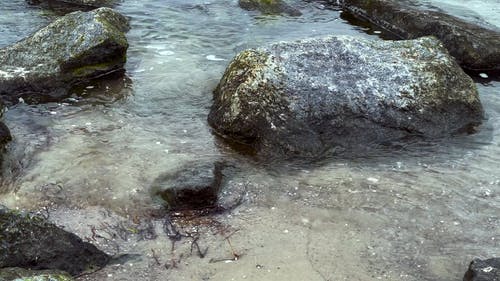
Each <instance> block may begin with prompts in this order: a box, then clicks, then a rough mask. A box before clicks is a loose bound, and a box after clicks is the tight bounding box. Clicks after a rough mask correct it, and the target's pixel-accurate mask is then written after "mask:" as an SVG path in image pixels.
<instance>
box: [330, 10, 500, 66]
mask: <svg viewBox="0 0 500 281" xmlns="http://www.w3.org/2000/svg"><path fill="white" fill-rule="evenodd" d="M340 2H341V3H342V6H343V9H344V10H347V11H349V12H350V13H352V14H353V15H355V16H357V17H359V18H362V19H365V20H368V21H371V22H372V23H374V24H375V25H378V26H380V27H382V28H384V29H386V30H388V31H390V32H392V33H394V34H395V35H397V36H399V37H401V38H403V39H414V38H418V37H422V36H429V35H433V36H436V37H437V38H438V39H439V40H441V41H442V42H443V44H444V46H445V47H446V48H447V49H448V51H449V52H450V54H451V55H452V56H454V57H455V58H456V59H457V61H458V62H459V64H460V65H462V66H463V67H464V68H467V69H471V70H484V71H488V70H491V71H495V70H500V32H498V31H496V30H490V29H487V28H484V27H481V26H479V25H476V24H474V23H469V22H466V21H464V20H462V19H459V18H457V17H454V16H451V15H447V14H444V13H441V12H438V11H429V10H420V9H418V8H416V7H413V6H410V5H409V4H408V3H405V1H392V0H370V1H365V0H342V1H340Z"/></svg>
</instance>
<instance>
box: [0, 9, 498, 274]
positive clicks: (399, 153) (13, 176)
mask: <svg viewBox="0 0 500 281" xmlns="http://www.w3.org/2000/svg"><path fill="white" fill-rule="evenodd" d="M476 2H478V1H476ZM487 2H488V1H487ZM490 2H491V1H490ZM488 3H489V2H488ZM292 4H293V5H294V6H296V7H298V8H299V9H300V10H301V11H302V13H303V14H304V15H303V16H302V17H298V18H296V17H294V18H291V17H280V16H261V15H259V14H258V13H257V12H247V11H243V10H241V9H239V8H238V7H237V1H223V0H214V1H210V2H207V1H197V0H190V1H177V0H174V1H159V0H144V1H138V0H137V1H134V0H125V1H123V3H122V4H121V5H120V6H118V7H117V9H118V10H119V11H120V12H122V13H123V14H125V15H127V16H129V17H130V18H131V27H132V28H131V31H130V32H129V33H128V39H129V43H130V49H129V52H128V63H127V66H126V68H127V76H128V77H129V78H130V81H125V82H124V83H121V82H120V83H118V85H116V84H110V85H105V84H103V85H100V84H99V85H97V84H96V85H85V86H84V87H83V88H82V89H79V92H78V93H80V95H76V96H74V97H72V98H70V99H67V100H65V101H63V102H61V103H49V104H44V105H36V106H33V105H26V104H17V105H15V106H12V107H11V108H10V109H9V111H8V112H7V113H6V116H5V123H6V124H7V125H8V126H9V127H10V129H11V131H12V134H13V136H14V141H13V142H12V143H11V144H10V146H9V148H8V150H9V151H8V155H7V156H6V158H7V160H6V163H5V165H4V166H5V167H4V169H5V173H4V174H5V175H6V176H5V177H4V179H3V181H4V185H3V187H2V190H3V191H4V194H3V195H2V197H1V202H2V203H4V204H7V205H9V206H11V207H21V208H30V209H36V208H39V207H42V206H46V205H48V206H54V208H62V207H67V208H77V209H78V208H83V209H84V211H82V212H81V213H83V214H87V215H88V217H85V219H86V220H89V224H90V223H91V222H92V220H95V218H94V219H93V218H92V217H91V216H90V215H89V214H90V213H85V212H86V211H85V209H86V208H88V206H99V207H105V208H108V209H109V210H112V211H114V212H116V213H117V214H119V215H122V216H124V217H127V216H132V217H133V216H141V214H143V213H144V212H147V211H148V210H150V209H152V208H156V206H155V205H154V203H153V202H152V201H151V198H150V197H149V187H150V185H151V183H152V182H153V181H154V179H155V178H156V177H157V176H158V175H160V174H163V173H164V172H165V171H168V170H171V169H175V168H177V167H180V166H182V165H183V163H186V162H188V161H192V160H193V159H200V160H211V159H220V158H223V159H227V160H228V161H230V162H231V163H234V165H237V166H239V167H240V170H241V171H243V172H241V173H239V174H237V175H235V176H234V178H233V179H232V180H233V181H234V182H237V183H246V184H248V191H249V195H248V199H247V202H246V203H245V204H244V205H243V206H241V207H240V208H239V209H237V210H236V211H235V213H233V214H230V215H229V216H223V217H222V218H220V219H221V220H223V221H224V222H226V223H228V224H231V225H232V226H233V227H234V228H237V229H239V231H238V232H237V234H235V235H234V237H233V239H234V240H233V244H234V245H235V247H239V249H241V250H242V251H244V253H245V255H246V257H245V256H243V257H242V259H241V260H240V261H238V262H236V263H231V264H225V263H208V262H207V261H206V260H201V259H192V260H189V263H190V265H189V266H188V265H184V266H183V267H182V268H181V269H179V270H177V271H169V270H166V269H165V268H163V267H162V268H160V267H154V266H153V267H151V264H150V261H151V260H150V256H151V252H150V248H148V247H151V245H150V244H147V246H145V245H143V244H140V245H135V244H134V246H132V245H131V246H130V250H131V251H133V252H136V253H140V254H141V255H143V256H144V258H143V259H142V260H141V261H137V262H136V264H135V266H134V267H133V268H128V267H127V270H128V271H123V272H122V271H119V272H115V271H113V269H112V268H111V269H106V270H108V271H106V270H105V271H104V273H105V275H103V277H102V278H103V279H106V278H107V279H109V280H130V278H131V276H142V275H140V274H146V272H150V273H148V274H151V275H148V276H152V277H150V278H151V279H150V280H158V279H155V278H154V276H155V275H154V274H158V276H168V278H169V280H182V279H187V280H199V279H202V278H205V277H209V278H211V279H213V280H231V278H235V279H241V278H243V276H245V277H246V278H247V279H249V280H286V279H289V280H344V279H345V280H374V279H376V278H380V279H384V280H459V279H460V278H461V275H462V273H463V271H464V270H465V268H466V265H467V262H468V261H469V260H470V259H471V258H472V257H473V256H485V257H486V256H493V255H495V254H498V253H497V252H496V249H498V248H497V247H498V242H497V241H498V240H499V239H500V231H499V225H500V218H499V215H498V214H499V211H500V200H499V196H500V195H499V194H498V192H499V190H500V187H499V185H500V176H499V175H500V173H499V169H498V166H497V163H498V162H499V161H500V153H499V152H500V144H499V140H500V136H499V133H498V128H499V127H500V97H499V96H498V92H499V89H500V83H499V82H495V81H491V82H489V83H487V84H484V85H483V84H478V87H479V91H480V94H481V99H482V101H483V104H484V107H485V111H486V114H487V118H488V119H487V120H486V121H485V123H484V125H483V126H482V128H481V131H480V132H479V133H478V134H476V135H471V136H462V137H458V138H454V139H450V140H443V141H440V142H433V143H415V144H401V146H400V148H399V149H397V150H395V149H391V150H389V151H387V150H384V149H379V150H376V151H374V152H370V153H367V154H366V155H358V156H357V157H356V158H329V159H324V160H322V161H321V163H279V164H278V163H274V164H266V165H265V166H263V165H262V164H259V163H258V162H256V161H254V160H253V159H252V158H251V157H250V156H245V155H242V154H240V153H238V152H237V151H236V150H234V149H232V148H231V147H230V146H229V145H228V144H226V143H224V142H221V141H220V140H217V139H216V138H215V137H214V136H213V135H212V134H211V131H210V128H209V127H208V125H207V122H206V116H207V114H208V110H209V106H210V104H211V91H212V89H213V88H214V87H215V86H216V84H217V82H218V79H220V77H221V75H222V72H223V71H224V68H225V67H226V65H227V64H228V63H229V61H230V59H231V58H232V57H233V56H234V55H235V54H236V53H237V52H238V51H240V50H242V49H245V48H249V47H255V46H260V45H263V44H266V43H269V42H274V41H278V40H293V39H297V38H303V37H309V36H321V35H329V34H351V35H358V36H365V37H370V38H373V39H374V40H380V39H379V38H378V37H374V36H370V35H368V34H365V33H364V32H362V28H359V27H355V26H351V25H349V24H347V23H346V22H345V21H344V20H342V19H341V18H340V12H339V11H335V10H331V9H326V8H325V7H323V6H322V5H321V4H318V3H308V2H302V1H292ZM0 9H1V10H0V13H1V14H2V18H1V19H0V35H1V36H0V46H5V45H7V44H10V43H13V42H15V41H17V40H19V39H20V38H22V37H23V36H26V35H27V34H29V33H31V32H33V31H34V30H36V29H38V28H39V27H40V26H42V25H43V24H45V23H46V22H47V21H48V19H47V17H46V14H45V12H43V11H42V10H39V9H37V8H33V7H28V6H27V5H26V4H25V3H24V1H22V0H16V1H9V3H8V4H7V5H3V6H2V7H1V8H0ZM476 12H478V11H477V10H476ZM480 12H481V11H480ZM21 16H22V18H23V21H18V18H19V17H21ZM490 22H491V21H490ZM122 82H123V81H122ZM110 89H111V90H110ZM107 90H110V91H111V92H113V93H118V94H117V95H114V96H112V97H111V98H110V99H106V98H103V97H104V95H102V93H103V91H104V92H106V91H107ZM81 96H85V97H86V98H85V99H82V98H80V97H81ZM117 97H118V98H117ZM75 212H76V213H78V212H77V211H72V212H70V214H73V215H74V217H75V218H76V217H78V214H74V213H75ZM89 212H90V211H89ZM81 213H80V214H81ZM73 215H72V217H73ZM67 220H68V221H69V220H70V219H69V218H67ZM75 220H76V219H75ZM61 223H63V224H64V222H61ZM67 223H68V224H71V223H69V222H67ZM82 231H83V230H82ZM209 240H210V239H209ZM210 241H211V240H210ZM207 243H211V244H210V246H211V247H212V248H214V247H215V248H216V249H218V248H217V247H220V248H221V249H225V248H224V246H221V245H225V242H224V241H222V242H220V241H211V242H207ZM217 243H222V244H221V245H219V244H217ZM155 245H156V246H155V247H159V248H160V249H162V248H161V247H167V248H168V247H169V246H168V245H167V246H165V245H159V244H158V243H157V244H155ZM226 250H227V249H226ZM166 251H167V250H165V252H166ZM277 253H279V254H277ZM214 255H215V254H214ZM148 257H149V258H148ZM257 265H259V266H261V267H257ZM120 270H121V269H120ZM131 271H132V273H133V272H135V273H137V274H138V275H134V274H131V273H130V272H131ZM104 273H103V274H104ZM106 274H109V275H106ZM106 276H107V277H106Z"/></svg>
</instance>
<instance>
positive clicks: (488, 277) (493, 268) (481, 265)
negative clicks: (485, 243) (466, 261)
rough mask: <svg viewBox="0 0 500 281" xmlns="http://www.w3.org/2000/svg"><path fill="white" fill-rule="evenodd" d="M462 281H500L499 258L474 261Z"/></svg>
mask: <svg viewBox="0 0 500 281" xmlns="http://www.w3.org/2000/svg"><path fill="white" fill-rule="evenodd" d="M463 280H464V281H500V258H491V259H487V260H481V259H474V260H473V261H472V262H471V263H470V265H469V270H467V272H466V273H465V276H464V279H463Z"/></svg>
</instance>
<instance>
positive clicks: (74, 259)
mask: <svg viewBox="0 0 500 281" xmlns="http://www.w3.org/2000/svg"><path fill="white" fill-rule="evenodd" d="M109 260H110V257H109V256H108V255H107V254H105V253H104V252H102V251H100V250H99V249H97V248H96V247H95V246H93V245H92V244H90V243H86V242H83V241H82V240H81V239H80V238H79V237H77V236H76V235H74V234H72V233H69V232H67V231H64V230H62V229H60V228H58V227H56V226H55V225H53V224H51V223H49V222H47V221H46V220H45V219H43V218H41V217H38V216H33V215H23V214H19V213H16V212H13V211H10V210H7V209H5V208H3V207H1V206H0V268H3V267H22V268H29V269H34V270H38V269H57V270H63V271H66V272H68V273H70V274H71V275H77V274H80V273H82V272H86V271H90V270H96V269H99V268H101V267H103V266H105V265H106V264H107V263H108V261H109Z"/></svg>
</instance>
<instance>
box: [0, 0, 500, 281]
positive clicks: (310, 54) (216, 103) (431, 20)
mask: <svg viewBox="0 0 500 281" xmlns="http://www.w3.org/2000/svg"><path fill="white" fill-rule="evenodd" d="M28 2H29V3H30V4H33V5H41V6H42V7H44V8H50V9H54V8H55V9H60V8H61V7H64V9H67V8H68V6H69V7H71V8H72V9H75V10H78V11H76V12H71V13H68V14H66V15H64V16H62V17H60V18H59V19H57V20H55V21H54V22H53V23H51V24H49V25H48V26H47V27H44V28H42V29H41V30H40V31H38V32H36V33H34V34H33V35H31V36H29V37H27V38H26V39H24V40H21V41H20V42H17V43H15V44H13V45H11V46H8V47H5V48H2V49H0V97H1V99H0V113H3V112H4V110H5V108H6V107H8V106H12V105H14V104H16V103H18V102H22V103H29V104H36V103H44V102H50V101H61V100H62V99H64V98H65V97H67V96H68V95H69V94H71V91H72V89H73V88H74V87H82V86H85V85H86V84H87V83H89V81H92V80H93V79H106V76H107V75H109V74H116V73H122V72H123V71H124V65H125V62H126V55H127V48H128V42H127V38H126V35H125V33H126V32H127V31H128V30H129V23H128V19H127V18H126V17H125V16H123V15H121V14H119V13H118V12H116V11H114V10H113V9H111V8H108V7H112V6H113V5H115V4H116V1H69V0H68V1H55V2H53V1H28ZM334 2H335V3H333V4H334V5H338V7H341V8H342V9H344V10H345V11H347V12H349V13H352V14H353V15H354V16H356V17H359V18H361V19H364V20H368V21H370V22H372V23H373V24H375V25H377V26H380V27H381V28H383V29H385V30H387V31H388V32H391V33H393V34H395V35H396V36H398V37H400V38H402V39H408V40H400V41H374V40H367V39H363V38H357V37H350V36H330V37H323V38H313V39H311V38H304V39H303V40H298V41H294V42H279V43H275V44H271V45H268V46H262V47H261V48H257V49H248V50H244V51H242V52H240V53H239V54H237V55H236V56H235V58H234V59H233V60H232V61H231V62H230V63H229V65H228V67H227V69H226V71H225V73H224V75H223V77H222V78H221V80H220V82H219V84H218V86H217V87H216V89H214V92H213V104H212V107H211V109H210V113H209V114H208V123H209V125H210V126H211V127H212V128H213V129H214V133H215V134H217V135H219V136H222V137H223V138H224V139H225V140H226V141H228V142H237V143H241V144H243V145H246V146H249V147H251V148H252V149H253V150H255V151H257V154H258V155H260V157H262V158H269V157H272V158H279V159H282V160H284V161H286V160H288V159H290V158H296V157H298V158H304V157H306V158H308V159H310V158H312V159H319V158H321V157H322V156H323V155H325V154H330V155H331V154H333V155H334V154H335V153H336V151H338V150H339V149H340V150H349V149H356V147H357V146H363V147H364V146H369V145H372V144H376V145H377V146H379V145H384V146H387V147H390V144H391V143H392V142H398V143H400V142H405V141H409V140H414V139H415V138H417V139H427V138H443V137H454V136H457V135H463V134H473V133H476V132H477V131H478V130H480V125H481V123H482V122H483V120H484V110H483V107H482V104H481V101H480V97H479V94H478V92H477V88H476V86H475V84H474V82H473V80H472V79H471V78H470V77H469V76H468V75H467V74H466V73H465V72H464V71H463V70H462V68H464V69H467V70H474V71H484V72H495V73H496V71H499V70H500V33H499V32H498V31H495V30H488V29H486V28H483V27H480V26H477V25H474V24H471V23H467V22H464V21H463V20H460V19H458V18H456V17H453V16H450V15H446V14H443V13H437V12H429V11H419V10H418V9H416V8H413V7H411V6H407V5H406V4H405V3H402V2H401V3H400V2H397V1H382V0H378V1H354V0H353V1H349V0H345V1H334ZM239 6H240V7H241V8H243V9H245V10H249V11H259V12H261V13H263V14H272V15H279V14H283V15H286V16H292V17H299V16H301V12H300V10H299V9H297V8H295V7H292V6H290V5H288V4H287V3H286V2H284V1H274V0H273V1H264V0H251V1H250V0H249V1H243V0H240V1H239ZM403 19H404V20H403ZM2 100H3V101H2ZM4 102H5V104H6V105H4ZM1 117H2V116H1V114H0V118H1ZM7 125H8V124H4V123H3V122H2V121H0V163H1V161H2V154H3V153H4V151H5V147H6V146H8V143H9V141H10V140H11V139H12V137H14V138H15V137H16V136H15V135H14V136H11V134H10V131H9V129H8V128H7ZM225 165H226V164H221V163H219V162H215V163H213V162H209V163H201V164H199V163H192V164H190V165H188V166H186V167H183V168H181V169H179V170H177V171H167V172H166V173H165V174H162V175H160V176H159V177H158V178H156V179H155V181H154V183H153V185H152V186H151V187H150V193H151V196H152V197H155V198H156V199H158V200H162V201H161V202H162V203H161V204H162V208H161V210H162V211H161V212H160V214H158V215H157V216H158V217H156V218H155V219H157V220H158V221H161V220H162V219H163V220H164V219H167V218H169V217H168V216H169V215H170V214H171V213H169V212H174V213H176V212H185V211H186V212H187V213H189V215H190V216H196V217H205V216H208V217H209V216H210V215H211V214H213V213H215V212H217V213H220V212H230V211H231V210H232V209H234V208H235V207H237V206H238V205H239V204H240V203H241V200H242V198H243V197H244V196H245V194H246V190H245V186H242V185H231V184H229V183H228V179H230V178H231V174H232V173H234V170H231V169H234V167H230V168H227V167H225ZM228 170H229V171H228ZM163 223H164V227H165V225H167V228H166V230H165V231H166V233H167V236H168V238H169V239H170V240H172V241H174V240H175V239H178V240H180V239H181V238H186V237H187V238H189V239H192V243H194V244H196V241H197V240H196V239H197V238H196V237H194V236H189V235H191V234H190V233H188V232H186V233H181V232H179V231H177V230H176V229H175V228H172V224H168V223H166V222H165V221H164V222H163ZM168 226H170V228H168ZM128 230H129V232H130V233H128V234H130V235H136V234H137V233H136V231H138V230H136V229H135V228H129V229H128ZM141 231H142V230H141ZM144 231H145V232H147V231H150V232H151V229H149V230H144ZM94 234H95V233H94ZM183 235H184V236H183ZM226 239H227V238H226ZM49 240H50V241H49ZM178 240H176V241H178ZM194 244H193V245H194ZM47 245H49V246H47ZM196 245H197V244H196ZM193 247H194V246H191V250H192V251H193ZM0 249H1V251H0V280H30V279H29V278H31V277H33V276H39V277H40V278H46V279H48V280H72V278H74V277H77V276H79V275H81V274H82V273H88V272H92V271H95V270H98V269H100V268H103V267H105V266H106V265H107V264H108V263H109V262H110V261H111V259H112V257H111V256H110V255H109V254H107V253H105V252H103V251H101V250H100V249H98V248H97V247H95V246H94V245H92V244H91V243H89V242H83V241H82V239H81V238H79V237H77V236H76V235H74V234H72V233H70V232H67V231H65V230H63V229H61V228H59V227H57V226H55V225H54V224H52V223H50V222H48V221H47V220H46V219H45V218H43V217H40V216H35V215H32V214H20V213H17V212H15V211H12V210H8V209H6V208H0ZM198 254H199V255H200V256H201V255H203V251H202V250H200V247H199V246H198ZM154 255H155V253H154V251H153V258H154ZM231 258H232V259H235V260H237V259H238V255H237V254H235V253H234V252H233V257H231ZM172 266H174V265H172ZM498 267H499V266H498V259H490V260H486V261H483V260H474V261H473V262H472V263H471V265H470V268H469V270H468V271H467V273H466V274H465V277H464V281H494V280H498V279H499V278H500V277H499V274H500V270H499V269H498ZM47 270H48V271H47ZM23 278H26V279H23ZM42 280H45V279H42Z"/></svg>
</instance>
